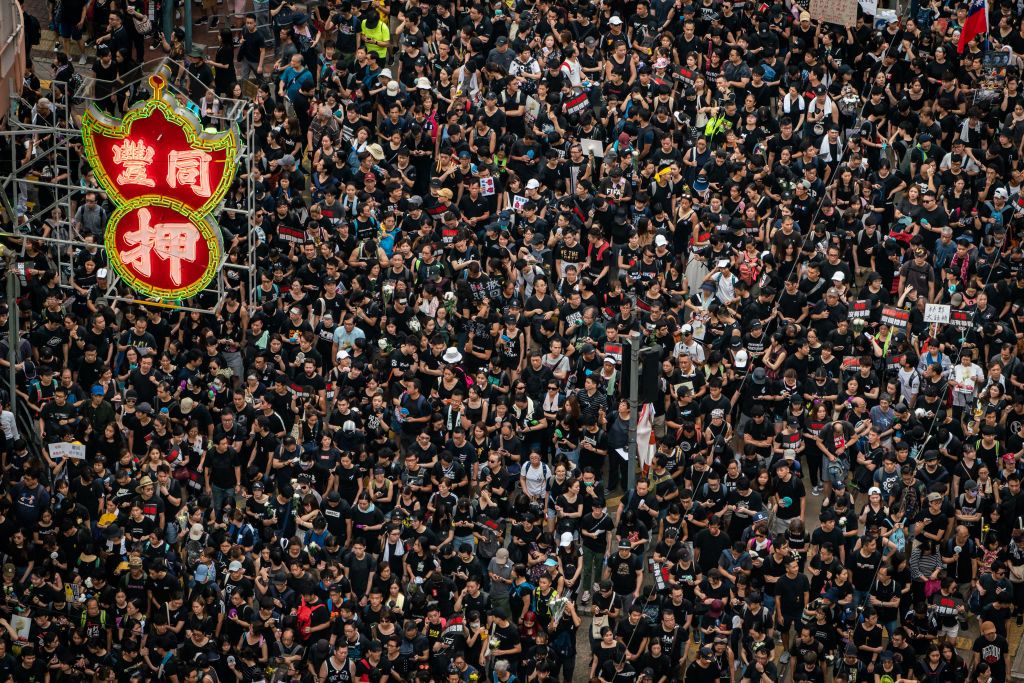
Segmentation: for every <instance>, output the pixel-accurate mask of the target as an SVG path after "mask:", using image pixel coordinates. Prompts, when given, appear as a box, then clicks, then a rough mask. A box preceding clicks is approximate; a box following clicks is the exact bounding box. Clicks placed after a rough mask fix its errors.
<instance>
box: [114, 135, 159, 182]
mask: <svg viewBox="0 0 1024 683" xmlns="http://www.w3.org/2000/svg"><path fill="white" fill-rule="evenodd" d="M153 154H154V152H153V148H152V147H150V146H149V145H147V144H146V143H144V142H142V141H141V140H138V141H134V142H133V141H131V140H125V141H124V144H123V145H114V163H116V164H121V168H122V170H121V174H120V175H119V176H117V182H118V183H120V184H122V185H145V186H146V187H153V186H155V185H156V183H155V182H154V181H153V180H152V179H151V178H150V177H149V175H148V174H147V172H146V171H147V169H148V167H149V165H150V164H151V163H153Z"/></svg>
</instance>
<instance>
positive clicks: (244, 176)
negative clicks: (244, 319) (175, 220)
mask: <svg viewBox="0 0 1024 683" xmlns="http://www.w3.org/2000/svg"><path fill="white" fill-rule="evenodd" d="M164 68H166V69H169V70H170V71H171V72H172V73H175V74H180V73H184V66H183V65H182V64H181V63H179V62H175V61H173V60H170V59H168V58H160V59H156V60H152V61H149V62H146V63H144V64H142V65H140V67H139V70H138V78H137V79H135V80H133V81H132V82H131V83H125V84H116V83H115V84H109V83H104V84H101V85H111V86H113V87H112V88H111V90H112V93H111V97H116V98H121V97H127V98H128V101H129V102H131V103H134V102H136V101H139V100H143V99H145V98H146V97H148V91H146V90H145V85H146V83H147V79H148V77H149V75H150V74H152V73H154V72H156V71H157V70H160V69H164ZM186 77H187V76H186ZM169 80H171V82H170V83H169V85H168V90H169V91H170V92H172V93H174V94H175V95H180V96H183V97H185V98H186V100H187V94H186V91H185V90H184V89H183V88H182V85H184V84H183V83H180V82H177V81H176V80H172V79H169ZM53 85H54V86H56V87H65V86H63V85H61V86H57V84H53ZM96 85H97V81H96V79H95V78H92V77H88V78H85V77H83V83H82V85H81V86H80V88H79V92H64V93H53V90H52V89H51V91H50V92H51V93H53V94H55V95H56V96H55V97H53V98H52V99H51V102H53V106H54V107H55V109H56V114H55V118H56V122H57V123H56V125H55V126H53V125H45V124H44V123H33V119H34V118H35V117H33V116H31V115H30V116H28V117H27V118H28V121H27V122H26V121H22V117H19V115H18V114H19V113H22V114H24V113H25V112H26V111H32V110H33V109H32V108H33V105H32V104H31V103H29V102H27V101H25V100H24V99H22V97H21V93H16V94H13V96H12V107H11V111H10V112H8V115H7V122H8V125H7V130H5V131H2V132H0V135H4V136H7V137H9V138H10V140H9V148H10V150H9V151H10V168H11V169H13V172H11V173H9V174H2V175H0V197H2V203H3V207H2V208H3V210H4V212H5V213H6V214H7V216H8V221H7V224H8V225H11V226H13V227H12V228H11V230H10V231H9V232H8V231H4V230H0V239H2V240H3V241H4V242H5V243H6V245H7V246H8V248H12V249H15V250H18V249H20V251H21V253H22V254H24V253H25V249H26V247H27V243H28V241H29V240H32V241H35V242H38V243H42V244H44V245H45V246H46V249H47V252H48V254H49V256H50V258H51V259H52V262H53V263H54V264H55V265H56V266H57V269H58V271H59V273H60V284H61V286H62V287H64V288H65V289H66V290H67V291H69V293H74V286H73V282H74V259H75V256H76V255H78V254H79V253H80V252H81V250H100V251H105V247H104V244H103V240H102V239H100V240H98V241H97V240H95V239H94V238H93V237H92V236H91V235H83V234H81V233H80V232H79V231H78V229H77V227H76V225H75V222H74V216H75V212H76V210H77V207H78V206H79V205H80V204H81V199H82V197H83V196H84V194H85V193H86V192H89V191H95V192H96V193H97V194H98V195H100V196H104V193H103V190H102V189H101V188H100V187H99V186H98V185H96V184H95V183H91V184H90V183H88V182H87V181H86V180H85V177H86V174H85V172H84V171H83V172H82V173H81V175H80V182H79V183H77V184H76V183H73V182H71V180H70V178H71V177H72V171H73V170H74V171H75V172H76V175H77V171H78V170H79V169H77V168H74V169H73V165H76V164H78V163H79V161H80V159H81V154H80V149H81V144H82V138H81V132H80V129H79V127H78V123H79V121H80V119H81V112H83V111H84V110H85V108H86V107H89V106H92V105H93V104H96V103H97V102H98V100H97V99H96V98H95V97H93V93H94V92H95V88H96ZM72 98H73V99H72ZM218 100H219V101H220V105H221V107H220V109H219V111H218V112H217V113H212V112H209V111H207V112H205V113H204V114H203V116H204V118H205V119H206V120H207V123H208V125H211V126H213V127H216V128H218V129H221V130H223V129H226V128H227V127H228V125H229V124H230V123H232V122H234V123H236V124H237V125H238V131H239V136H238V137H239V145H238V153H237V154H238V156H237V162H238V167H239V170H240V182H241V184H242V188H241V189H242V190H243V191H244V197H243V198H242V199H241V201H240V202H238V201H235V199H234V191H232V192H231V193H229V196H228V198H226V199H225V202H223V203H222V204H221V205H220V206H218V207H217V208H215V209H214V210H213V211H212V212H211V214H212V215H213V216H214V217H216V218H217V219H218V220H220V219H221V218H223V217H232V218H234V219H236V220H237V221H238V225H237V226H236V227H237V229H238V230H239V232H238V236H239V238H240V239H241V240H242V242H243V243H244V247H242V250H241V251H242V253H241V254H240V258H239V259H238V262H237V263H231V262H230V261H229V260H228V253H227V252H228V246H229V245H225V250H224V254H223V256H222V261H221V264H220V268H218V275H217V276H216V277H215V278H214V280H213V281H212V282H211V283H210V285H209V286H208V287H207V288H206V289H205V290H204V291H202V292H199V293H198V294H196V295H195V296H194V297H192V298H191V299H189V300H187V301H184V302H180V303H170V302H162V301H153V300H140V299H136V298H135V297H134V296H133V293H132V292H131V291H130V290H129V289H128V288H127V286H126V285H125V284H124V283H122V282H120V280H119V278H118V277H117V276H116V274H115V273H114V271H113V270H112V269H111V271H110V274H109V279H108V287H107V290H106V292H105V298H106V300H107V301H108V302H110V303H112V304H113V303H115V302H133V303H140V304H147V305H157V306H162V307H168V308H172V309H174V310H182V311H197V312H200V313H214V312H215V311H216V310H217V308H218V306H219V304H220V303H221V302H223V300H224V295H225V289H226V287H225V284H226V283H225V278H224V275H223V269H233V270H238V271H244V273H243V274H241V281H242V282H244V283H245V291H246V296H247V298H248V299H249V300H250V301H252V295H253V293H254V292H255V290H256V271H255V266H254V264H255V261H256V258H255V249H256V247H257V243H256V240H257V236H256V234H255V231H254V230H253V225H252V216H253V215H255V209H256V195H257V193H256V182H255V180H254V178H253V174H252V166H253V153H254V150H255V149H256V146H257V141H256V139H255V129H254V126H253V111H254V110H255V106H254V105H253V103H252V102H250V101H248V100H235V99H230V98H218ZM62 102H74V105H73V106H72V108H71V111H70V114H69V113H67V110H66V109H65V108H64V107H63V105H62ZM193 104H194V103H193ZM129 106H130V105H129ZM191 108H192V109H193V112H195V111H196V110H197V108H198V106H197V105H194V106H193V107H191ZM76 148H77V149H76ZM44 168H45V170H46V171H47V174H46V175H45V176H43V175H41V174H40V170H41V169H44ZM57 179H62V180H59V181H58V180H57ZM227 203H230V204H231V205H230V206H229V205H226V204H227ZM238 218H240V220H238ZM38 226H44V227H45V229H46V230H45V232H46V233H47V234H37V233H38V230H34V229H33V228H34V227H35V228H38ZM182 304H184V305H182Z"/></svg>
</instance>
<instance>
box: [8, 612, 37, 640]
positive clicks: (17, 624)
mask: <svg viewBox="0 0 1024 683" xmlns="http://www.w3.org/2000/svg"><path fill="white" fill-rule="evenodd" d="M10 623H11V628H13V629H14V633H15V635H16V636H17V637H18V641H19V642H28V639H29V637H30V636H31V635H32V620H31V619H29V618H28V617H23V616H21V615H20V614H12V615H11V618H10Z"/></svg>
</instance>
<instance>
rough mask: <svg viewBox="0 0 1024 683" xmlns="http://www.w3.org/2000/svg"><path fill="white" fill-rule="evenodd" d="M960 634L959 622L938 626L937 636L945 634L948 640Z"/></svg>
mask: <svg viewBox="0 0 1024 683" xmlns="http://www.w3.org/2000/svg"><path fill="white" fill-rule="evenodd" d="M958 635H960V624H959V623H957V624H953V625H952V626H940V627H939V636H945V637H946V638H949V639H950V640H955V639H956V637H957V636H958Z"/></svg>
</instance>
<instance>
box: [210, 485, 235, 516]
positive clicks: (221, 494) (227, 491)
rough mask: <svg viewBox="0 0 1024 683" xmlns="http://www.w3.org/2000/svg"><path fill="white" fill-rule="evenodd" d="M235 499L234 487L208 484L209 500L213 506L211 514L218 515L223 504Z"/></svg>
mask: <svg viewBox="0 0 1024 683" xmlns="http://www.w3.org/2000/svg"><path fill="white" fill-rule="evenodd" d="M234 497H235V489H234V487H227V488H224V487H220V486H215V485H214V484H210V499H211V502H212V504H213V512H214V514H216V515H219V514H220V511H221V508H223V507H224V503H225V502H226V501H228V500H231V499H233V498H234Z"/></svg>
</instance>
